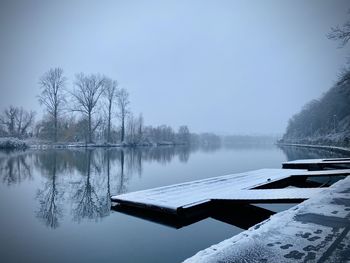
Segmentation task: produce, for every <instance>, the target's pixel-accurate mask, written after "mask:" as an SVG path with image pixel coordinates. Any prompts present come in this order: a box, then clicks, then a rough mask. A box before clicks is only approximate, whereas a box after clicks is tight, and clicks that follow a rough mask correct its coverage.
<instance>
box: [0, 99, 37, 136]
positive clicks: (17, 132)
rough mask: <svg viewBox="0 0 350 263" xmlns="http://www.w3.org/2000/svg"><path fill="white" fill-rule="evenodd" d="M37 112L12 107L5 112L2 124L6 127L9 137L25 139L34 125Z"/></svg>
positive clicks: (0, 120)
mask: <svg viewBox="0 0 350 263" xmlns="http://www.w3.org/2000/svg"><path fill="white" fill-rule="evenodd" d="M34 117H35V112H34V111H26V110H24V109H23V108H22V107H21V108H17V107H14V106H10V107H8V108H7V109H5V110H4V113H3V114H2V116H1V117H0V122H1V123H2V124H3V125H4V126H6V129H7V131H6V132H7V134H8V135H9V136H15V137H23V136H24V135H26V134H27V132H28V129H29V127H30V126H31V125H32V124H33V123H34Z"/></svg>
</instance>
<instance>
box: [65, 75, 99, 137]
mask: <svg viewBox="0 0 350 263" xmlns="http://www.w3.org/2000/svg"><path fill="white" fill-rule="evenodd" d="M104 83H105V78H104V77H102V76H100V75H96V74H91V75H88V76H85V75H84V74H83V73H80V74H77V75H76V77H75V83H74V84H75V86H76V88H75V90H74V91H73V92H72V93H71V94H72V96H73V99H74V105H73V109H72V110H73V111H78V112H81V113H82V114H83V115H84V117H86V118H87V122H88V142H89V143H91V142H92V135H93V132H94V130H95V129H96V128H97V127H98V125H99V124H100V121H98V122H97V123H96V124H95V126H94V127H93V126H92V121H93V120H92V117H93V114H94V113H95V110H96V108H97V103H98V101H99V98H100V97H101V95H102V93H103V91H104Z"/></svg>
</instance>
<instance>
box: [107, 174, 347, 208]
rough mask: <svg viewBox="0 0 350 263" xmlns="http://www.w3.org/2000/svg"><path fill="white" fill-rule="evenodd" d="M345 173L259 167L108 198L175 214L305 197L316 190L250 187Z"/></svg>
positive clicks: (316, 190) (302, 198)
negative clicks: (213, 205)
mask: <svg viewBox="0 0 350 263" xmlns="http://www.w3.org/2000/svg"><path fill="white" fill-rule="evenodd" d="M346 174H350V169H348V170H339V171H335V170H330V171H305V170H296V169H260V170H255V171H250V172H245V173H239V174H230V175H224V176H219V177H213V178H208V179H203V180H197V181H192V182H186V183H181V184H175V185H170V186H164V187H158V188H154V189H148V190H142V191H137V192H132V193H127V194H122V195H117V196H112V197H111V201H112V202H116V203H119V204H122V205H127V206H135V207H144V208H145V209H153V210H160V211H164V212H166V213H174V214H176V213H178V211H179V209H186V208H190V207H195V206H199V205H202V204H204V203H207V202H210V200H214V199H217V200H220V199H222V200H231V201H232V202H237V203H244V202H246V203H256V202H276V203H277V202H284V201H285V202H288V201H292V200H305V199H307V198H309V197H310V196H312V195H313V194H315V193H317V192H319V191H320V189H311V188H307V189H303V188H296V189H268V190H267V189H259V190H257V189H255V190H250V189H252V188H256V187H259V186H261V185H264V184H271V183H272V182H276V181H279V180H283V179H285V178H289V177H292V176H296V177H298V176H303V177H306V176H326V175H327V176H333V175H334V176H335V175H346Z"/></svg>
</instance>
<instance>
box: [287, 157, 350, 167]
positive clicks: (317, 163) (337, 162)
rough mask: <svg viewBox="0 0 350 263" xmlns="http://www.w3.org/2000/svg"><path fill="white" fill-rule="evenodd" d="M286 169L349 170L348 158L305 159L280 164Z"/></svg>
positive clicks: (349, 160)
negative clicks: (341, 168)
mask: <svg viewBox="0 0 350 263" xmlns="http://www.w3.org/2000/svg"><path fill="white" fill-rule="evenodd" d="M282 167H283V168H288V169H323V168H340V167H343V168H350V158H333V159H305V160H295V161H289V162H284V163H282Z"/></svg>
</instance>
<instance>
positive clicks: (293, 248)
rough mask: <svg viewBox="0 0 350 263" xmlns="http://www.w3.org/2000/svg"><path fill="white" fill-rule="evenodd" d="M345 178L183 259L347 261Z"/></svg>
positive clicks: (204, 262) (348, 189)
mask: <svg viewBox="0 0 350 263" xmlns="http://www.w3.org/2000/svg"><path fill="white" fill-rule="evenodd" d="M349 260H350V178H349V177H347V178H346V179H343V180H341V181H338V182H337V183H335V184H334V185H333V186H331V187H329V188H326V189H324V190H323V191H322V193H320V194H316V195H314V196H313V197H311V198H310V199H309V200H307V201H304V202H303V203H301V204H299V205H297V206H295V207H292V208H290V209H289V210H286V211H284V212H280V213H278V214H275V215H273V216H271V217H270V218H269V219H267V220H265V221H264V222H262V223H260V224H257V225H255V226H253V227H251V228H250V229H249V230H247V231H244V232H242V233H240V234H238V235H236V236H234V237H232V238H230V239H227V240H225V241H222V242H220V243H219V244H217V245H213V246H211V247H209V248H207V249H205V250H202V251H200V252H198V253H197V254H196V255H194V256H193V257H191V258H189V259H187V260H186V261H185V262H186V263H191V262H201V263H209V262H210V263H212V262H237V263H239V262H349Z"/></svg>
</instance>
